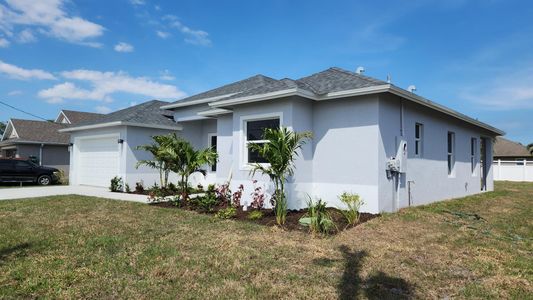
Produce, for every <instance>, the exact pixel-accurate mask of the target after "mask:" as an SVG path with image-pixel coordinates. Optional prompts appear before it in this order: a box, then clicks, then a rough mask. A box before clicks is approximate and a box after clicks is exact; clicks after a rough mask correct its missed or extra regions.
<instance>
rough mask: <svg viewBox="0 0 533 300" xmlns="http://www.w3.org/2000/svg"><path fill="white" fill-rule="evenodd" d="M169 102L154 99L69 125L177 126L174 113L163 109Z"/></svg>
mask: <svg viewBox="0 0 533 300" xmlns="http://www.w3.org/2000/svg"><path fill="white" fill-rule="evenodd" d="M167 104H169V103H168V102H165V101H159V100H152V101H148V102H144V103H141V104H138V105H135V106H131V107H128V108H125V109H121V110H118V111H115V112H112V113H110V114H107V115H103V116H102V117H101V118H98V119H97V120H93V121H87V122H81V123H78V124H75V125H74V126H69V127H79V126H87V125H95V124H102V123H111V122H129V123H139V124H145V125H164V126H177V125H176V123H175V122H174V121H173V119H172V116H173V113H172V112H171V111H169V110H163V109H161V106H163V105H167Z"/></svg>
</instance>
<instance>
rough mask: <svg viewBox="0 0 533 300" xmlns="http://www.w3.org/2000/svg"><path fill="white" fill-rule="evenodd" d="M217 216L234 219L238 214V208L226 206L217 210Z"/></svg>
mask: <svg viewBox="0 0 533 300" xmlns="http://www.w3.org/2000/svg"><path fill="white" fill-rule="evenodd" d="M215 216H216V217H217V218H220V219H232V218H235V216H237V209H236V208H235V207H233V206H230V207H226V208H223V209H221V210H219V211H217V213H216V214H215Z"/></svg>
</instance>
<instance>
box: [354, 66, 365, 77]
mask: <svg viewBox="0 0 533 300" xmlns="http://www.w3.org/2000/svg"><path fill="white" fill-rule="evenodd" d="M364 72H365V68H364V67H357V69H355V73H356V74H359V75H361V74H363V73H364Z"/></svg>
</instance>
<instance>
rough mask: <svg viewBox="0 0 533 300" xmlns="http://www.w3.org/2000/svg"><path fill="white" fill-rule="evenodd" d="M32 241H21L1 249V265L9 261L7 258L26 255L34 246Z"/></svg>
mask: <svg viewBox="0 0 533 300" xmlns="http://www.w3.org/2000/svg"><path fill="white" fill-rule="evenodd" d="M32 246H33V245H32V244H31V243H20V244H17V245H15V246H10V247H4V248H1V249H0V265H2V264H4V263H6V262H7V260H8V259H9V258H10V257H12V258H13V259H16V258H20V257H23V256H26V255H27V254H28V250H29V249H30V248H32Z"/></svg>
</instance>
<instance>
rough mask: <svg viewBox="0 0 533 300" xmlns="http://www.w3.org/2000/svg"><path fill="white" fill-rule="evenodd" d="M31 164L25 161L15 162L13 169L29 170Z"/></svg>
mask: <svg viewBox="0 0 533 300" xmlns="http://www.w3.org/2000/svg"><path fill="white" fill-rule="evenodd" d="M31 166H32V165H31V164H30V163H29V162H27V161H20V160H18V161H15V168H31Z"/></svg>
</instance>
